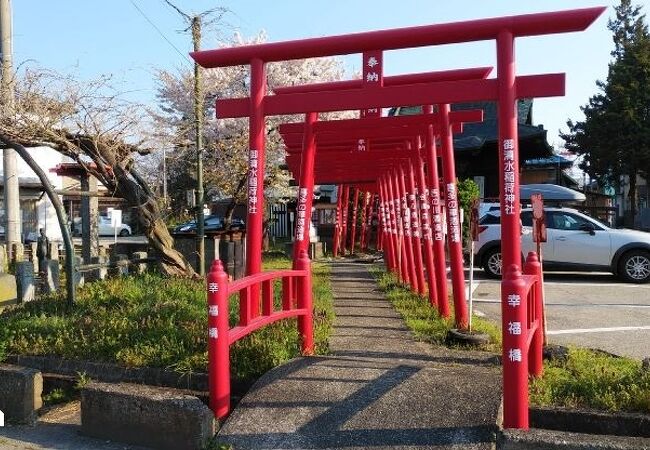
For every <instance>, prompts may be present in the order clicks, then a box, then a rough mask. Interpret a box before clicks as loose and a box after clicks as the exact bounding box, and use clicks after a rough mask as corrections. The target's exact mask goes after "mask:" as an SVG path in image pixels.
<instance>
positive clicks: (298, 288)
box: [207, 252, 314, 419]
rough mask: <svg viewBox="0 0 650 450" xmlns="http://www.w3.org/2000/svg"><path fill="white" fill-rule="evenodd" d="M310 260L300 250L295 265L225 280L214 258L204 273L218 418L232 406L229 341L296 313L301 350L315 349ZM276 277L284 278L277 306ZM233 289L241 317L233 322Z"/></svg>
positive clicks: (212, 406) (210, 369) (210, 381)
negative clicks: (231, 306)
mask: <svg viewBox="0 0 650 450" xmlns="http://www.w3.org/2000/svg"><path fill="white" fill-rule="evenodd" d="M310 266H311V265H310V261H309V257H308V256H307V254H306V253H305V252H302V253H301V255H300V257H299V258H298V260H297V261H296V267H297V269H296V270H279V271H274V272H261V273H258V274H254V275H249V276H247V277H244V278H242V279H240V280H237V281H235V282H231V283H229V282H228V275H227V274H226V272H225V271H224V270H223V264H222V263H221V261H219V260H215V261H214V262H213V263H212V266H211V267H210V272H209V273H208V275H207V288H208V384H209V389H210V409H212V411H213V413H214V415H215V417H216V418H217V419H223V418H224V417H225V416H226V415H227V414H228V412H229V410H230V346H231V345H232V344H234V343H235V342H237V341H238V340H239V339H241V338H243V337H244V336H247V335H249V334H251V333H252V332H253V331H255V330H258V329H260V328H262V327H264V326H266V325H268V324H271V323H273V322H277V321H278V320H283V319H287V318H290V317H298V332H299V333H300V336H301V339H302V353H303V354H305V355H310V354H312V353H313V351H314V337H313V323H312V318H313V313H312V303H313V301H312V289H311V267H310ZM276 280H281V282H282V306H281V308H282V309H280V310H275V305H274V301H273V300H274V292H273V283H274V281H276ZM258 293H259V295H258ZM233 294H237V295H238V296H239V320H238V321H237V325H236V326H234V327H232V328H231V327H230V324H229V316H230V308H229V297H230V296H231V295H233ZM260 303H261V314H260Z"/></svg>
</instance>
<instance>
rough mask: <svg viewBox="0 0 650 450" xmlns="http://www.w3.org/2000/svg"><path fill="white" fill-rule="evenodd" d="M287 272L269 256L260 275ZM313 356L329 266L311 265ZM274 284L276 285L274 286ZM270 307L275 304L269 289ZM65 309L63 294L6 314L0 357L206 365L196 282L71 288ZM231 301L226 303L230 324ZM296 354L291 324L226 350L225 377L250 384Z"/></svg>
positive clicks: (201, 293) (321, 329) (0, 318)
mask: <svg viewBox="0 0 650 450" xmlns="http://www.w3.org/2000/svg"><path fill="white" fill-rule="evenodd" d="M288 267H290V261H289V260H288V259H287V258H286V257H285V258H280V257H275V258H272V259H271V260H269V261H265V269H266V270H273V269H281V268H288ZM313 274H314V275H313V291H314V303H315V304H314V307H315V315H314V318H315V320H314V327H315V333H314V335H315V339H316V352H317V353H326V352H327V351H328V344H327V340H328V338H329V335H330V333H331V327H332V321H333V308H332V294H331V288H330V280H329V267H328V266H326V265H323V264H318V263H314V264H313ZM277 284H279V283H277ZM275 296H276V302H278V303H279V301H280V292H279V286H276V293H275ZM77 297H78V300H77V303H76V304H75V305H74V306H72V307H69V306H67V305H66V302H65V299H64V296H63V294H55V295H52V296H48V297H45V298H42V299H39V300H37V301H33V302H30V303H26V304H23V305H18V306H15V307H10V308H8V309H6V310H4V311H3V312H2V314H1V315H0V353H2V352H6V353H7V354H19V355H57V356H61V357H65V358H73V359H82V360H93V361H106V362H113V363H118V364H121V365H125V366H130V367H140V366H150V367H165V368H171V369H173V370H176V371H178V372H182V373H187V372H191V371H200V372H204V371H205V370H206V364H207V347H206V345H207V342H206V341H207V312H206V309H207V308H206V289H205V284H204V283H203V282H199V281H194V280H187V279H176V278H164V277H162V276H160V275H157V274H145V275H141V276H128V277H121V278H113V279H109V280H106V281H102V282H96V283H89V284H87V285H85V286H84V287H83V288H81V289H79V292H78V296H77ZM238 308H239V305H238V302H236V301H234V299H233V301H231V305H230V316H231V323H234V321H235V317H236V316H237V313H238ZM299 354H300V341H299V336H298V333H297V330H296V320H295V319H293V320H285V321H281V322H278V323H275V324H273V325H270V326H268V327H265V328H262V329H261V330H259V331H257V332H255V333H253V334H252V335H250V336H248V337H246V338H244V339H242V340H241V341H239V342H238V343H237V344H236V345H234V346H233V348H232V354H231V361H232V369H233V376H234V377H235V378H236V379H239V380H242V381H243V380H250V379H254V378H256V377H257V376H259V375H260V374H262V373H264V372H265V371H267V370H268V369H270V368H271V367H274V366H276V365H278V364H280V363H282V362H284V361H286V360H288V359H290V358H293V357H295V356H298V355H299Z"/></svg>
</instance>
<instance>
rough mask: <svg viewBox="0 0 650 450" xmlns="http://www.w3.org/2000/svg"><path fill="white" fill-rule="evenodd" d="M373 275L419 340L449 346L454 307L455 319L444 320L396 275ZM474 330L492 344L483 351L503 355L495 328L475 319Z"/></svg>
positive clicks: (375, 270)
mask: <svg viewBox="0 0 650 450" xmlns="http://www.w3.org/2000/svg"><path fill="white" fill-rule="evenodd" d="M370 272H371V273H372V274H373V276H374V277H375V278H376V279H377V283H378V285H379V288H380V289H381V290H382V291H383V292H384V294H385V295H386V298H387V299H388V300H389V301H390V302H391V303H392V304H393V306H394V307H395V309H396V310H397V311H398V312H399V313H400V314H401V315H402V318H403V319H404V322H406V325H407V326H408V327H409V328H410V329H411V331H413V333H414V334H415V336H416V337H417V338H418V339H420V340H422V341H426V342H431V343H434V344H440V345H448V344H447V333H448V331H449V330H450V329H452V328H454V317H453V309H454V308H453V306H450V310H451V311H452V316H451V317H450V318H448V319H444V318H442V317H441V316H440V314H438V311H437V310H436V309H434V308H433V307H432V306H431V305H430V304H429V302H428V301H427V299H426V298H424V297H421V296H419V295H417V294H414V293H413V292H411V290H410V289H408V288H406V287H404V286H403V285H402V284H400V283H399V282H398V281H397V277H395V275H394V274H392V273H389V272H386V271H384V270H382V269H380V268H378V267H372V268H371V269H370ZM472 330H473V331H477V332H480V333H486V334H488V335H489V336H490V343H489V344H487V345H485V346H483V347H481V349H482V350H487V351H493V352H500V351H501V350H500V349H501V332H500V330H499V327H497V326H496V325H495V324H493V323H492V322H490V321H487V320H485V319H482V318H480V317H476V316H474V317H473V318H472Z"/></svg>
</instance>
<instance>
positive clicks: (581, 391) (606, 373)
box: [530, 347, 650, 413]
mask: <svg viewBox="0 0 650 450" xmlns="http://www.w3.org/2000/svg"><path fill="white" fill-rule="evenodd" d="M530 402H531V404H533V405H538V406H562V407H567V408H592V409H600V410H605V411H628V412H644V413H650V371H648V370H644V369H643V368H642V366H641V361H637V360H634V359H631V358H622V357H615V356H611V355H607V354H603V353H601V352H597V351H593V350H588V349H582V348H573V347H572V348H569V353H568V356H567V358H566V359H555V360H553V359H552V360H550V361H547V362H545V364H544V375H543V376H542V377H541V378H539V379H536V380H533V381H532V383H531V384H530Z"/></svg>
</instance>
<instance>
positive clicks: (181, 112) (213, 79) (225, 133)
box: [152, 33, 351, 225]
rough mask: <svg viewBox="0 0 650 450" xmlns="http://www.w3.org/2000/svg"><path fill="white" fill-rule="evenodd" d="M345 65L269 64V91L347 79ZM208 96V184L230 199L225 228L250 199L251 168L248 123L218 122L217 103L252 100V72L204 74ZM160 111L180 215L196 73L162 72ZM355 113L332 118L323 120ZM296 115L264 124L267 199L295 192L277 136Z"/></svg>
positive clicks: (189, 175) (190, 170)
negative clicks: (238, 206) (248, 178)
mask: <svg viewBox="0 0 650 450" xmlns="http://www.w3.org/2000/svg"><path fill="white" fill-rule="evenodd" d="M265 40H266V36H265V34H264V33H260V34H259V35H257V36H256V37H254V38H252V39H248V40H246V39H244V38H242V37H241V36H240V35H235V36H234V38H233V40H232V41H231V42H229V43H227V44H226V46H233V45H247V44H256V43H262V42H264V41H265ZM344 74H345V69H344V65H343V61H342V60H341V59H338V58H313V59H307V60H296V61H284V62H278V63H270V64H268V65H267V76H268V88H269V89H268V91H269V93H270V94H272V93H273V88H274V87H277V86H291V85H300V84H308V83H313V82H327V81H335V80H340V79H342V78H343V76H344ZM203 76H204V92H205V99H204V104H205V117H206V119H205V123H206V126H205V136H204V142H205V143H206V144H205V145H206V148H205V149H204V161H205V162H204V170H205V172H204V180H205V181H204V182H205V184H206V187H207V192H208V194H209V195H212V196H217V197H220V198H227V199H230V204H229V207H228V209H227V212H226V224H227V225H229V223H230V221H231V216H232V212H233V210H234V207H235V205H236V204H238V203H243V202H244V201H245V199H246V174H247V168H248V163H247V161H248V156H247V152H248V120H247V119H219V120H217V119H216V113H215V100H216V99H217V98H234V97H247V96H248V95H249V92H250V90H249V87H250V86H249V71H248V67H247V66H246V67H244V66H236V67H226V68H219V69H212V70H206V71H205V72H204V75H203ZM158 79H159V87H158V100H159V108H158V110H156V111H153V112H152V116H153V118H154V122H155V124H156V129H157V136H158V138H159V139H160V142H161V145H169V146H170V147H172V149H173V151H172V152H171V153H170V157H169V161H168V168H169V173H170V187H171V189H170V191H171V192H172V199H173V205H174V206H175V209H176V210H180V209H181V208H182V204H183V203H184V199H185V192H186V190H187V189H192V188H193V187H194V186H195V178H194V176H193V174H194V167H192V164H193V161H194V160H195V158H194V154H195V151H196V150H195V148H193V144H192V143H193V142H194V135H193V133H194V128H193V120H192V119H193V97H192V86H193V84H192V83H193V73H192V72H191V71H190V70H189V69H188V70H181V71H177V72H172V71H168V70H160V71H159V72H158ZM333 116H339V117H341V116H347V117H350V116H351V114H350V113H348V114H341V113H338V114H334V115H332V114H328V115H323V118H325V117H333ZM301 120H303V118H302V117H298V116H274V117H268V118H267V121H266V125H267V135H266V139H267V140H266V142H267V144H266V175H265V190H266V194H267V195H266V197H267V198H281V197H284V196H287V195H289V194H290V193H291V191H290V189H289V180H290V178H291V177H290V175H289V174H288V173H287V172H286V170H284V169H283V165H284V162H285V149H284V147H283V145H282V143H281V139H280V135H279V133H278V131H277V128H278V125H279V124H280V123H283V122H290V121H301Z"/></svg>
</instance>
